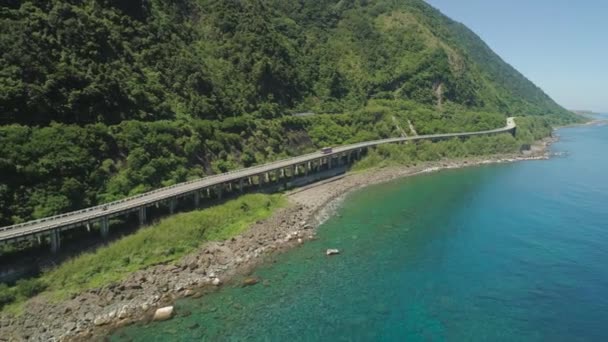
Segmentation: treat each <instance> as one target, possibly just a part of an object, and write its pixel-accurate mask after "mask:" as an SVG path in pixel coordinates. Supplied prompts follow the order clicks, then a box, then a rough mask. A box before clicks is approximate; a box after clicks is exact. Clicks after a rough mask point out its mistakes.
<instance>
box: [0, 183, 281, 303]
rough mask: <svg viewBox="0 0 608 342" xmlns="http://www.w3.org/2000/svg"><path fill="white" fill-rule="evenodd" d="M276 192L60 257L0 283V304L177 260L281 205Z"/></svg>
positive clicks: (65, 291) (66, 292) (65, 293)
mask: <svg viewBox="0 0 608 342" xmlns="http://www.w3.org/2000/svg"><path fill="white" fill-rule="evenodd" d="M284 204H285V199H284V198H283V197H282V196H281V195H264V194H251V195H245V196H241V197H239V198H237V199H235V200H232V201H229V202H226V203H224V204H222V205H218V206H215V207H212V208H208V209H204V210H198V211H194V212H189V213H181V214H177V215H174V216H171V217H168V218H165V219H163V220H161V221H160V222H159V223H157V224H154V225H152V226H150V227H147V228H145V229H141V230H139V231H138V232H136V233H135V234H132V235H129V236H126V237H124V238H122V239H120V240H118V241H116V242H114V243H112V244H110V245H108V246H106V247H102V248H99V249H97V250H96V251H94V252H91V253H85V254H82V255H80V256H77V257H75V258H73V259H71V260H68V261H66V262H65V263H63V264H61V265H60V266H58V267H57V268H54V269H52V270H50V271H48V272H46V273H44V274H42V275H41V276H40V277H39V278H37V279H30V280H26V281H21V282H18V283H17V284H16V285H15V286H13V287H7V286H0V306H2V304H9V303H10V302H12V304H9V305H8V306H7V307H5V310H10V311H12V312H19V311H20V309H19V307H20V305H21V304H22V303H23V302H24V301H25V300H27V298H29V297H31V296H33V295H36V294H38V293H41V294H42V295H45V296H47V297H48V298H50V299H53V300H61V299H65V298H67V297H69V296H70V295H72V294H77V293H80V292H82V291H85V290H88V289H92V288H97V287H101V286H104V285H107V284H109V283H112V282H115V281H119V280H121V279H124V278H125V277H126V276H127V275H129V274H130V273H132V272H134V271H137V270H141V269H144V268H146V267H148V266H151V265H155V264H159V263H167V262H172V261H176V260H178V259H180V258H181V257H182V256H184V255H185V254H187V253H189V252H192V251H193V250H195V249H196V248H198V247H199V246H200V245H201V244H202V243H203V242H206V241H212V240H225V239H228V238H231V237H233V236H235V235H238V234H239V233H241V232H242V231H244V230H245V229H247V228H248V227H249V226H250V225H251V224H253V223H254V222H256V221H258V220H261V219H265V218H267V217H269V216H270V215H271V214H272V212H273V211H274V210H275V209H277V208H279V207H281V206H283V205H284Z"/></svg>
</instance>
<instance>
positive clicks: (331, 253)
mask: <svg viewBox="0 0 608 342" xmlns="http://www.w3.org/2000/svg"><path fill="white" fill-rule="evenodd" d="M325 254H326V255H336V254H340V251H339V250H337V249H333V248H330V249H328V250H327V252H325Z"/></svg>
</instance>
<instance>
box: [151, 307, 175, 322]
mask: <svg viewBox="0 0 608 342" xmlns="http://www.w3.org/2000/svg"><path fill="white" fill-rule="evenodd" d="M171 317H173V306H165V307H164V308H160V309H158V310H156V312H155V313H154V318H153V320H155V321H166V320H168V319H170V318H171Z"/></svg>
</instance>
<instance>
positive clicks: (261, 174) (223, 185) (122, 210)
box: [0, 117, 516, 252]
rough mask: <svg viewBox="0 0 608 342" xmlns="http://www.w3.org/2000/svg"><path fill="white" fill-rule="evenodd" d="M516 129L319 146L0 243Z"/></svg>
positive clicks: (20, 229)
mask: <svg viewBox="0 0 608 342" xmlns="http://www.w3.org/2000/svg"><path fill="white" fill-rule="evenodd" d="M515 131H516V125H515V121H514V118H512V117H510V118H507V125H506V126H505V127H503V128H498V129H493V130H486V131H478V132H466V133H448V134H433V135H420V136H412V137H400V138H389V139H382V140H374V141H366V142H361V143H357V144H351V145H345V146H339V147H334V148H333V149H332V151H331V152H329V153H323V152H321V151H318V152H314V153H309V154H305V155H301V156H297V157H293V158H289V159H284V160H279V161H275V162H271V163H267V164H263V165H258V166H253V167H249V168H244V169H240V170H234V171H230V172H226V173H222V174H218V175H213V176H208V177H204V178H201V179H197V180H193V181H188V182H184V183H179V184H175V185H172V186H168V187H165V188H161V189H157V190H153V191H150V192H146V193H143V194H140V195H136V196H132V197H128V198H125V199H121V200H118V201H114V202H111V203H107V204H103V205H98V206H94V207H90V208H86V209H82V210H78V211H73V212H68V213H64V214H59V215H55V216H50V217H45V218H42V219H37V220H33V221H29V222H24V223H20V224H15V225H12V226H6V227H1V228H0V243H8V242H11V241H12V242H14V241H18V240H24V239H31V238H37V239H39V240H41V239H47V238H48V239H49V240H50V245H51V250H52V251H54V252H56V251H57V250H58V249H59V247H60V244H61V232H62V231H66V230H70V229H75V228H78V227H87V228H90V225H92V224H99V227H100V231H101V235H102V236H104V237H105V236H107V234H108V232H109V228H110V224H109V220H110V218H113V217H117V216H124V215H127V214H131V213H134V212H136V213H137V214H138V216H139V223H140V224H141V225H144V224H145V223H146V209H147V208H149V207H151V206H158V205H160V204H163V205H168V207H169V212H170V213H173V212H174V210H175V207H176V203H177V200H178V199H179V198H183V197H191V198H192V200H193V201H194V205H195V206H196V207H198V206H199V203H200V201H201V200H204V199H210V198H216V199H221V198H222V195H223V193H224V192H235V191H238V192H244V191H246V190H252V189H256V188H261V187H264V186H265V185H270V184H272V183H273V182H281V181H289V180H290V179H294V178H297V177H301V176H308V175H309V173H315V172H320V171H322V170H329V169H332V168H335V167H338V166H344V165H348V164H350V163H351V162H352V161H354V160H357V159H359V158H360V157H361V153H362V152H364V151H365V150H366V149H367V148H369V147H374V146H378V145H382V144H391V143H404V142H408V141H419V140H430V141H439V140H445V139H451V138H466V137H471V136H480V135H493V134H500V133H511V134H513V135H515ZM273 179H274V181H273Z"/></svg>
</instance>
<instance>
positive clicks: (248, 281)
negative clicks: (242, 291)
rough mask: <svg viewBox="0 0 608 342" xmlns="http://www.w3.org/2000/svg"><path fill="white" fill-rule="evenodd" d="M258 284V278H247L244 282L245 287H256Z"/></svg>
mask: <svg viewBox="0 0 608 342" xmlns="http://www.w3.org/2000/svg"><path fill="white" fill-rule="evenodd" d="M257 283H258V280H257V278H245V280H243V287H245V286H251V285H255V284H257Z"/></svg>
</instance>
